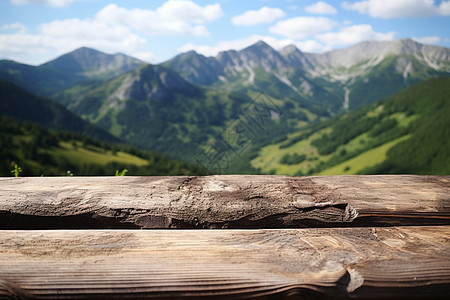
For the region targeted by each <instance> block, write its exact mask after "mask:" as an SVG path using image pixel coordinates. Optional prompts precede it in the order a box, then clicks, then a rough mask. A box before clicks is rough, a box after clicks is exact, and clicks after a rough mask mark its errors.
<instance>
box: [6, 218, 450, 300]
mask: <svg viewBox="0 0 450 300" xmlns="http://www.w3.org/2000/svg"><path fill="white" fill-rule="evenodd" d="M0 295H1V296H15V297H18V298H20V297H23V298H26V297H27V296H28V297H35V298H47V299H49V298H55V299H56V298H65V299H72V298H83V297H84V298H95V297H99V298H102V299H111V298H127V297H128V298H135V297H156V298H173V297H191V298H199V297H212V296H214V297H215V298H220V297H223V298H229V297H233V298H243V297H269V296H271V297H285V298H292V299H309V298H308V297H310V298H311V299H320V298H321V297H323V298H325V299H329V298H330V297H332V298H334V299H336V298H347V297H352V298H363V299H366V298H369V299H383V298H384V299H386V298H388V299H390V298H396V297H400V298H405V299H416V298H423V299H437V298H441V299H449V297H450V226H421V227H415V226H405V227H390V228H370V227H365V228H339V229H337V228H336V229H331V228H309V229H272V230H89V231H84V230H75V231H71V230H57V231H55V230H49V231H15V230H8V231H0ZM1 296H0V298H1Z"/></svg>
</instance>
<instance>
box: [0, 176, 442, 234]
mask: <svg viewBox="0 0 450 300" xmlns="http://www.w3.org/2000/svg"><path fill="white" fill-rule="evenodd" d="M437 224H440V225H443V224H450V176H314V177H297V178H293V177H285V176H241V175H229V176H222V175H221V176H205V177H182V176H180V177H57V178H52V177H44V178H39V177H38V178H30V177H28V178H0V228H3V229H68V228H69V229H70V228H78V229H80V228H81V229H82V228H85V229H90V228H103V229H107V228H116V229H124V228H130V229H131V228H294V227H295V228H301V227H333V226H340V227H342V226H396V225H437Z"/></svg>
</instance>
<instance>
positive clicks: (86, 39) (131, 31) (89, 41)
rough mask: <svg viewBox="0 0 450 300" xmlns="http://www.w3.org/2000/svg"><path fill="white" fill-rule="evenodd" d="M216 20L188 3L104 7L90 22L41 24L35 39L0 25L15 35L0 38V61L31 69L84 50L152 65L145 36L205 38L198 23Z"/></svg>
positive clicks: (212, 11) (17, 27)
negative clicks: (25, 63)
mask: <svg viewBox="0 0 450 300" xmlns="http://www.w3.org/2000/svg"><path fill="white" fill-rule="evenodd" d="M222 15H223V12H222V10H221V8H220V5H219V4H211V5H206V6H199V5H197V4H195V3H194V2H192V1H181V0H169V1H167V2H165V3H164V4H163V5H162V6H160V7H159V8H157V9H156V10H148V9H126V8H123V7H119V6H117V5H115V4H110V5H107V6H105V7H104V8H103V9H101V10H100V11H99V12H98V13H97V14H96V15H95V16H94V17H93V18H86V19H78V18H73V19H63V20H55V21H52V22H49V23H44V24H41V26H39V28H38V32H37V33H36V34H28V33H27V31H26V27H25V26H23V25H22V24H19V23H13V24H8V25H4V26H2V29H3V31H5V30H14V31H15V32H13V33H2V34H0V57H4V58H6V57H9V58H18V57H27V58H30V57H31V58H32V60H33V62H32V63H42V62H43V61H36V59H37V57H39V58H40V59H48V57H49V56H50V57H54V56H55V53H56V54H57V55H58V54H63V53H66V52H68V51H71V50H73V49H75V48H78V47H81V46H87V47H92V48H96V49H98V50H101V51H105V52H113V53H114V52H118V51H120V52H125V53H129V54H136V55H137V56H138V57H140V58H143V59H145V60H147V61H148V60H154V59H156V57H154V55H153V54H152V53H149V52H148V51H147V49H146V48H147V40H146V38H145V36H146V35H193V36H206V35H208V34H209V32H208V30H207V29H206V27H205V25H204V23H207V22H211V21H213V20H215V19H217V18H220V17H221V16H222ZM50 54H51V55H50ZM152 55H153V57H152Z"/></svg>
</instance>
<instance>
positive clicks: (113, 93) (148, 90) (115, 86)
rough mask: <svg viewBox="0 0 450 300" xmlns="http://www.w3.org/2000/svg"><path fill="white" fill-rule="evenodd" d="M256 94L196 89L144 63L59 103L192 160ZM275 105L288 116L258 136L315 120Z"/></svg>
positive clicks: (133, 138) (60, 97)
mask: <svg viewBox="0 0 450 300" xmlns="http://www.w3.org/2000/svg"><path fill="white" fill-rule="evenodd" d="M257 95H258V93H255V92H253V91H252V90H242V91H240V92H232V93H228V92H226V91H223V90H215V89H210V88H204V87H198V86H195V85H193V84H191V83H189V82H187V81H186V80H184V79H183V78H182V77H181V76H179V75H178V74H177V73H175V72H173V71H171V70H170V69H166V68H164V67H161V66H153V65H142V66H140V67H139V68H137V69H135V70H133V71H131V72H128V73H126V74H123V75H121V76H119V77H116V78H114V79H111V80H109V81H107V82H105V83H104V84H101V85H99V86H92V87H90V88H86V86H83V85H75V86H74V87H72V88H70V89H68V90H65V91H64V92H63V93H61V94H59V95H58V97H57V99H58V101H60V102H61V103H62V104H64V105H65V106H66V107H68V108H69V109H70V110H71V111H73V112H74V113H76V114H77V115H80V116H82V117H83V118H84V119H86V120H88V121H90V122H92V123H94V124H97V125H98V126H100V127H102V128H103V129H105V130H108V131H109V132H111V133H113V134H114V135H116V136H118V137H120V138H122V139H124V140H126V141H128V142H129V143H132V144H135V145H138V146H140V147H143V148H146V149H150V150H152V151H155V152H158V153H163V154H166V155H169V156H171V157H176V158H179V159H183V160H190V161H192V160H193V157H194V156H195V155H196V154H198V153H199V152H200V151H201V149H202V147H203V146H205V145H206V144H208V143H209V142H211V141H212V140H215V139H217V138H218V136H219V135H220V134H221V132H222V131H224V130H225V129H226V128H227V126H229V125H230V124H231V123H232V122H233V121H234V120H235V119H236V118H238V117H239V115H240V114H242V113H243V112H245V110H246V107H247V106H248V105H250V104H251V103H252V102H253V101H254V98H255V97H256V96H257ZM274 101H275V102H277V104H278V105H280V106H282V107H283V112H284V111H286V113H285V116H286V117H284V118H283V120H282V121H278V122H273V124H272V125H273V126H272V127H273V131H267V132H264V136H263V135H260V137H263V138H271V137H273V136H275V134H279V133H280V132H281V133H282V134H285V133H286V132H288V131H289V128H291V127H292V128H295V127H297V126H298V123H299V122H300V121H301V120H303V121H309V119H310V118H315V117H316V116H315V114H313V113H310V112H308V115H306V113H305V112H304V111H305V109H304V108H301V107H300V106H299V105H296V104H295V103H293V102H290V103H288V102H287V101H285V100H280V99H274ZM288 104H289V105H290V106H289V107H288V106H286V105H288ZM285 106H286V108H287V109H286V110H284V107H285ZM264 113H266V115H267V116H266V117H268V118H271V117H273V118H275V117H277V118H278V116H275V115H273V116H270V115H268V114H269V113H270V112H268V111H266V112H264ZM279 119H280V120H281V118H279ZM291 123H292V124H293V125H291Z"/></svg>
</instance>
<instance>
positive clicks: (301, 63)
mask: <svg viewBox="0 0 450 300" xmlns="http://www.w3.org/2000/svg"><path fill="white" fill-rule="evenodd" d="M434 77H450V49H448V48H443V47H437V46H429V45H423V44H420V43H417V42H415V41H413V40H410V39H406V40H397V41H392V42H364V43H360V44H357V45H354V46H352V47H349V48H345V49H339V50H334V51H330V52H326V53H323V54H313V53H303V52H301V51H300V50H299V49H297V48H296V47H295V46H294V45H290V46H287V47H285V48H283V49H281V50H279V51H276V50H275V49H273V48H272V47H270V46H269V45H267V44H266V43H264V42H262V41H260V42H258V43H256V44H254V45H251V46H250V47H247V48H245V49H243V50H240V51H236V50H229V51H223V52H220V53H218V54H217V55H216V56H215V57H205V56H203V55H201V54H198V53H196V52H194V51H190V52H187V53H182V54H180V55H178V56H176V57H174V58H172V59H170V60H168V61H166V62H163V63H161V64H159V65H151V64H147V63H145V62H142V61H140V60H138V59H134V58H132V57H128V56H126V55H123V54H114V55H110V54H105V53H101V52H99V51H96V50H94V49H89V48H80V49H77V50H75V51H73V52H71V53H68V54H65V55H63V56H61V57H58V58H57V59H55V60H53V61H50V62H47V63H45V64H42V65H39V66H30V65H25V64H20V63H17V62H13V61H6V60H3V61H0V79H4V80H8V81H11V82H13V83H15V84H17V85H19V86H21V87H23V88H24V89H26V90H28V91H30V92H32V93H34V94H36V95H39V96H45V97H48V98H51V99H52V100H54V101H56V102H58V103H60V104H62V105H64V106H65V107H66V108H68V109H69V110H70V111H71V112H72V113H74V114H76V115H77V116H79V117H81V118H82V119H84V120H85V121H88V122H89V123H91V124H95V125H96V126H98V127H100V128H102V129H103V130H105V131H108V132H109V133H110V134H112V135H114V136H116V137H118V138H120V139H122V140H124V141H127V142H129V143H131V144H133V145H137V146H139V147H142V148H145V149H149V150H153V151H157V152H160V153H163V154H167V155H169V156H171V157H173V158H178V159H183V160H187V161H191V162H193V161H194V157H195V156H196V155H198V154H199V153H203V152H205V151H206V150H207V149H217V148H221V149H222V146H220V147H219V145H222V144H224V143H223V142H224V139H223V136H224V133H227V134H228V138H230V136H231V135H230V128H232V130H231V131H232V133H233V134H234V136H233V139H234V140H233V142H232V143H234V144H235V145H241V146H242V145H244V142H243V141H242V139H243V137H242V134H240V132H242V130H243V129H242V128H241V127H243V126H244V127H245V128H246V130H247V132H252V133H253V137H252V138H251V139H250V140H251V143H249V144H248V145H250V146H251V147H250V148H252V150H251V151H253V152H254V151H256V150H257V149H260V148H261V145H263V144H267V143H272V141H273V140H274V139H277V138H280V137H282V136H284V135H286V134H293V133H295V132H297V131H299V130H302V129H303V128H305V126H306V127H308V126H312V125H314V126H315V124H318V123H320V122H322V121H325V120H327V119H329V118H330V117H332V116H335V115H340V114H343V113H345V112H347V111H351V110H354V109H356V108H358V107H362V106H365V105H367V104H370V103H372V102H375V101H377V100H380V99H383V98H386V97H389V96H392V95H394V94H395V93H397V92H399V91H401V90H403V89H405V88H407V87H409V86H412V85H414V84H416V83H418V82H421V81H424V80H427V79H430V78H434ZM260 95H263V96H264V97H260ZM263 98H264V99H269V100H268V101H269V102H270V103H271V106H270V108H267V107H266V108H267V109H263V111H259V112H257V113H258V114H259V115H258V116H257V118H259V119H261V120H263V119H264V120H265V121H264V128H262V127H261V126H259V127H257V126H256V125H252V124H253V123H255V122H253V121H255V119H257V118H252V117H251V116H250V117H249V114H248V111H249V107H250V108H251V109H253V110H254V111H253V113H255V107H257V105H260V103H259V104H258V103H257V102H258V100H257V99H263ZM266 103H267V101H266ZM250 119H251V120H253V121H252V122H253V123H252V124H250V121H249V120H250ZM260 123H261V122H260ZM236 124H237V125H236ZM311 124H312V125H311ZM257 125H258V124H257ZM259 125H260V124H259ZM238 126H240V127H239V128H238ZM255 126H256V127H255ZM247 138H248V137H247ZM225 142H229V141H225ZM221 143H222V144H221ZM228 144H229V143H228ZM245 145H247V144H245ZM233 147H234V146H230V145H228V148H227V150H226V154H223V153H222V154H221V155H222V156H226V155H228V156H229V155H230V153H231V154H233V153H234V154H236V153H238V152H239V151H236V149H235V147H234V148H233ZM246 149H249V148H246ZM255 149H256V150H255ZM221 152H223V151H221ZM238 154H239V157H235V159H233V160H234V161H239V159H241V158H242V157H243V156H242V153H241V152H239V153H238ZM241 165H242V164H241ZM253 167H255V166H253ZM250 168H251V167H250ZM263 169H264V168H263ZM231 172H232V170H231Z"/></svg>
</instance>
